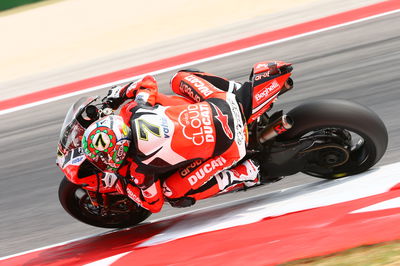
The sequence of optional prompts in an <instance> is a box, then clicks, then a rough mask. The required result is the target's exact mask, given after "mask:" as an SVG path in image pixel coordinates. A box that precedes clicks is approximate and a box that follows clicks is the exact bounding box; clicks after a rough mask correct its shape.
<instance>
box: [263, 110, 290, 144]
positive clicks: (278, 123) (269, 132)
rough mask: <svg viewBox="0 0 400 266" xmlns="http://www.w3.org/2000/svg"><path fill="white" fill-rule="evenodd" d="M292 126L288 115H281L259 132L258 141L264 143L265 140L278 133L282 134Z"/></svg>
mask: <svg viewBox="0 0 400 266" xmlns="http://www.w3.org/2000/svg"><path fill="white" fill-rule="evenodd" d="M292 126H293V119H292V118H291V117H290V116H288V115H283V116H281V117H280V118H278V119H277V120H275V121H274V122H272V123H271V124H269V125H268V126H267V128H266V129H265V130H264V131H263V132H261V134H260V138H259V141H260V143H264V142H266V141H267V140H270V139H272V138H274V137H276V136H278V135H279V134H282V133H284V132H286V131H288V130H289V129H291V128H292Z"/></svg>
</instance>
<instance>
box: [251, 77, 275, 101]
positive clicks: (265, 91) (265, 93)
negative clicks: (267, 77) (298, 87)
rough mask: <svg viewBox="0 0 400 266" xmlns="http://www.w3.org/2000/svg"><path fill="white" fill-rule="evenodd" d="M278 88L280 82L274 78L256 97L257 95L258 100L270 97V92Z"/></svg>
mask: <svg viewBox="0 0 400 266" xmlns="http://www.w3.org/2000/svg"><path fill="white" fill-rule="evenodd" d="M277 88H279V83H278V82H277V81H276V80H273V81H272V83H271V84H270V85H269V86H267V87H265V88H263V89H262V90H261V91H260V92H258V93H257V94H256V95H255V96H254V97H255V99H256V101H257V102H259V101H261V100H264V99H266V98H268V96H269V95H270V93H271V92H273V91H274V90H276V89H277Z"/></svg>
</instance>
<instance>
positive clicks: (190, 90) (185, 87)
mask: <svg viewBox="0 0 400 266" xmlns="http://www.w3.org/2000/svg"><path fill="white" fill-rule="evenodd" d="M179 89H180V90H181V92H182V93H183V94H186V95H188V96H189V97H190V98H192V99H193V100H194V101H195V102H201V101H202V98H201V97H200V95H198V94H197V92H196V91H195V90H193V88H192V87H190V85H189V84H187V83H186V82H184V81H181V83H180V84H179Z"/></svg>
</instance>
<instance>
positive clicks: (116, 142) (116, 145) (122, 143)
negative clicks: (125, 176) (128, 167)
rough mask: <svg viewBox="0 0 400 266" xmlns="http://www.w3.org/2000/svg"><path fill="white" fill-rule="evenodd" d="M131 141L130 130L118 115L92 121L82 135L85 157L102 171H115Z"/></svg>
mask: <svg viewBox="0 0 400 266" xmlns="http://www.w3.org/2000/svg"><path fill="white" fill-rule="evenodd" d="M130 142H131V130H130V128H129V127H128V126H127V125H126V124H125V123H124V120H123V119H122V117H120V116H118V115H109V116H106V117H104V118H102V119H100V120H98V121H96V122H94V123H92V124H91V125H90V126H89V127H88V128H87V129H86V130H85V132H84V134H83V137H82V148H83V152H84V153H85V155H86V158H87V159H88V160H89V161H90V162H92V163H93V164H94V165H95V166H96V167H97V168H99V169H100V170H101V171H103V172H115V171H117V170H118V168H119V167H120V166H121V165H122V163H123V161H124V159H125V157H126V155H127V153H128V150H129V145H130Z"/></svg>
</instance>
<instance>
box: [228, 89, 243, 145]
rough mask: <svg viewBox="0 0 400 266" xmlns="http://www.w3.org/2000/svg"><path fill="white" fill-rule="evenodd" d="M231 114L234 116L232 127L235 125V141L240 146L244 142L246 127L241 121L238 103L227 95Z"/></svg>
mask: <svg viewBox="0 0 400 266" xmlns="http://www.w3.org/2000/svg"><path fill="white" fill-rule="evenodd" d="M227 103H228V104H229V106H230V108H231V111H232V115H233V117H234V123H235V125H234V127H235V141H236V143H237V144H238V145H239V146H242V145H243V144H244V143H245V142H246V136H245V133H246V128H247V127H245V126H244V124H243V122H242V112H241V111H240V109H239V106H238V103H237V102H236V100H235V99H233V98H231V97H229V98H228V99H227Z"/></svg>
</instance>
